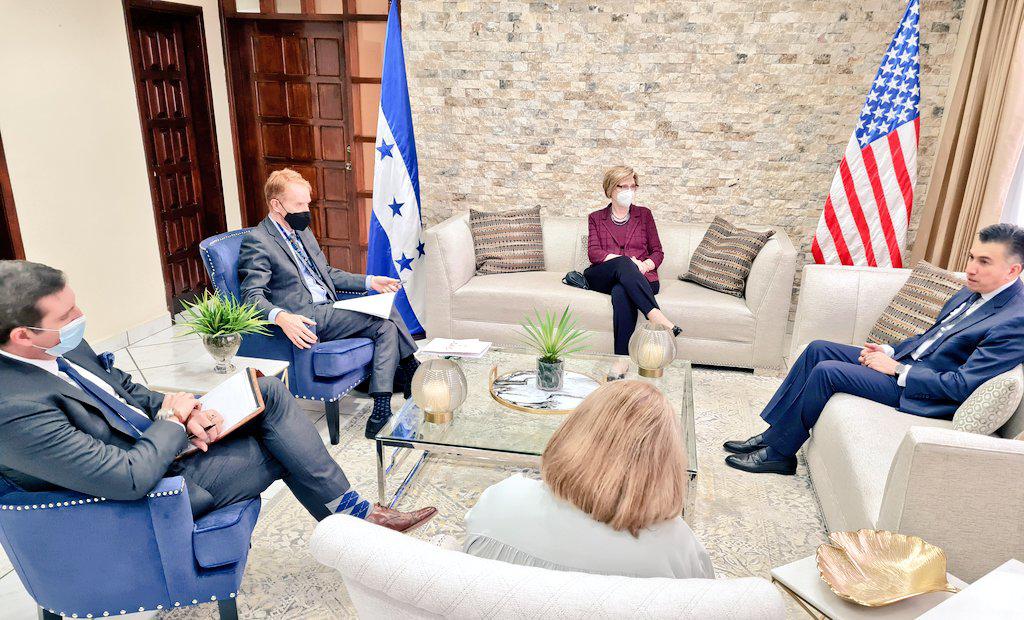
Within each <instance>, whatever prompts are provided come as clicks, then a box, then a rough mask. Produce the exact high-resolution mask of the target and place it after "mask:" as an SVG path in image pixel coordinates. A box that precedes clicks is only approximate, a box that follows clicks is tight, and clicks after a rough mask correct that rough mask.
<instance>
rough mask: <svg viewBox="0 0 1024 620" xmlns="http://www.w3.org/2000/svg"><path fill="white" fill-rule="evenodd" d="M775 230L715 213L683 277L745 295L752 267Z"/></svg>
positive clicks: (741, 295)
mask: <svg viewBox="0 0 1024 620" xmlns="http://www.w3.org/2000/svg"><path fill="white" fill-rule="evenodd" d="M774 234H775V232H774V231H770V230H769V231H765V232H756V231H753V230H746V229H744V228H737V227H736V226H733V225H732V224H730V223H729V222H727V221H725V220H724V219H722V218H720V217H716V218H715V220H714V221H713V222H712V223H711V226H710V227H709V228H708V231H707V233H706V234H705V235H704V239H703V240H702V241H701V242H700V245H698V246H697V249H696V250H695V251H694V252H693V256H691V257H690V269H689V270H688V271H687V272H686V275H681V276H679V279H680V280H690V281H691V282H696V283H697V284H700V285H701V286H706V287H707V288H710V289H711V290H715V291H719V292H722V293H728V294H729V295H733V296H735V297H743V291H744V290H745V289H746V287H747V276H748V275H750V267H751V265H753V264H754V259H755V258H757V255H758V253H760V252H761V248H763V247H764V244H766V243H768V240H769V239H770V238H771V237H772V235H774Z"/></svg>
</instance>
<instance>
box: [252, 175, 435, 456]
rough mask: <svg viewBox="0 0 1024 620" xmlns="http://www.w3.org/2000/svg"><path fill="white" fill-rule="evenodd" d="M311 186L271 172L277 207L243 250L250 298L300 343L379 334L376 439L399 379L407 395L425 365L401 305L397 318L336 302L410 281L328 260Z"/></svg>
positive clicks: (272, 204)
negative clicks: (316, 231)
mask: <svg viewBox="0 0 1024 620" xmlns="http://www.w3.org/2000/svg"><path fill="white" fill-rule="evenodd" d="M310 190H311V187H310V184H309V182H308V181H306V180H305V179H304V178H302V175H300V174H299V173H298V172H295V171H294V170H291V169H288V168H285V169H284V170H277V171H275V172H272V173H271V174H270V176H269V177H268V178H267V182H266V185H265V186H264V196H265V197H266V199H267V208H268V209H269V210H270V213H269V214H268V215H267V217H266V218H265V219H264V220H263V221H262V222H260V223H259V224H258V225H257V226H255V227H254V228H253V229H252V230H251V231H249V233H247V234H246V236H245V238H244V239H243V240H242V248H241V250H240V251H239V255H238V279H239V282H240V285H241V289H242V299H243V300H244V301H245V302H247V303H255V304H256V305H257V306H258V307H259V308H260V310H262V311H263V312H264V313H265V315H266V318H267V320H268V321H271V322H273V323H275V324H276V325H277V326H278V327H280V328H281V330H282V331H283V332H284V334H285V335H286V336H288V339H289V340H291V341H292V344H294V345H295V346H297V347H299V348H300V349H306V348H309V347H310V346H312V345H313V344H314V343H315V342H317V341H324V342H327V341H331V340H338V339H341V338H370V339H371V340H373V345H374V349H373V371H372V375H371V377H370V389H369V392H370V395H371V396H373V413H372V414H371V415H370V418H369V420H367V422H366V437H368V438H370V439H372V438H373V437H374V436H376V434H377V432H378V431H380V429H381V428H383V426H384V424H385V423H387V421H388V419H389V418H390V417H391V394H392V393H393V392H394V391H395V389H396V383H397V387H398V389H399V390H401V391H403V392H404V393H405V397H406V398H409V396H410V389H409V386H410V385H411V382H412V375H413V373H415V372H416V368H417V366H419V364H418V362H417V361H416V358H415V357H414V356H413V353H415V352H416V343H415V342H414V341H413V339H412V336H411V335H410V334H409V330H408V328H406V326H405V322H404V321H402V317H401V315H400V314H399V313H398V310H397V309H395V308H392V310H391V316H390V318H387V319H380V318H377V317H374V316H370V315H366V314H362V313H359V312H351V311H348V310H338V309H336V308H334V307H333V303H334V302H335V301H337V299H338V294H339V293H343V292H362V291H367V290H374V291H377V292H378V293H392V292H396V291H398V289H399V288H401V286H402V284H401V282H400V281H398V280H395V279H394V278H387V277H384V276H365V275H357V274H352V273H347V272H345V271H342V270H341V269H336V268H334V267H331V266H330V265H328V264H327V259H326V258H325V257H324V253H323V251H321V250H320V245H319V244H318V243H317V241H316V237H314V236H313V233H312V232H311V231H309V230H308V228H309V222H310V213H309V203H310V200H311V199H312V198H311V196H310ZM311 327H312V328H313V329H310V328H311ZM314 330H315V333H314ZM396 380H397V381H396Z"/></svg>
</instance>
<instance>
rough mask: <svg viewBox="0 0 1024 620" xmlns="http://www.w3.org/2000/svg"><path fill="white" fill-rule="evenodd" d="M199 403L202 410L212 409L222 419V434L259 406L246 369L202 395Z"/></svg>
mask: <svg viewBox="0 0 1024 620" xmlns="http://www.w3.org/2000/svg"><path fill="white" fill-rule="evenodd" d="M199 402H200V403H202V405H203V409H212V410H214V411H216V412H217V413H219V414H220V415H221V417H222V418H224V425H223V426H222V427H221V429H222V430H221V433H222V434H223V433H225V432H227V431H228V430H229V429H231V428H233V427H235V426H237V425H238V423H239V422H241V421H242V420H244V419H245V418H246V417H248V416H249V415H250V414H251V413H252V412H253V411H256V408H257V407H258V406H259V403H258V402H257V401H256V395H255V394H253V391H252V381H251V380H250V379H249V370H248V369H242V370H239V371H238V372H236V373H235V374H233V375H231V376H230V377H228V378H227V380H225V381H224V382H223V383H221V384H220V385H218V386H217V387H215V388H213V390H211V391H209V392H207V393H206V394H205V395H203V396H202V397H201V398H200V399H199Z"/></svg>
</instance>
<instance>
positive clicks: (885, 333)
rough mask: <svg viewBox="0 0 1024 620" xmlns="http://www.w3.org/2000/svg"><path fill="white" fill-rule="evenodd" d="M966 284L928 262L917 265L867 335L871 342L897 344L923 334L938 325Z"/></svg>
mask: <svg viewBox="0 0 1024 620" xmlns="http://www.w3.org/2000/svg"><path fill="white" fill-rule="evenodd" d="M965 284H967V283H966V282H965V281H964V280H961V279H960V278H958V277H957V276H955V275H953V273H951V272H949V271H946V270H945V269H939V268H938V267H936V266H934V265H930V264H928V263H926V262H925V261H921V262H919V263H917V265H915V266H914V270H913V271H912V272H911V273H910V277H909V278H907V282H906V284H904V285H903V288H901V289H900V291H899V292H898V293H896V296H895V297H893V298H892V301H890V302H889V306H888V307H887V308H886V309H885V311H884V312H882V316H880V317H878V320H877V321H875V326H874V327H872V328H871V333H870V334H868V342H874V343H878V344H895V343H897V342H903V341H904V340H906V339H907V338H910V337H911V336H917V335H918V334H923V333H925V332H926V331H928V329H929V328H930V327H931V326H932V325H934V324H935V319H936V318H937V317H938V316H939V312H940V311H941V310H942V306H944V305H946V302H947V301H949V298H950V297H952V296H953V295H954V294H956V292H957V291H959V290H960V289H962V288H963V287H964V285H965Z"/></svg>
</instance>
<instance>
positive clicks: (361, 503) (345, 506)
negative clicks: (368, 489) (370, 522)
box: [334, 491, 370, 519]
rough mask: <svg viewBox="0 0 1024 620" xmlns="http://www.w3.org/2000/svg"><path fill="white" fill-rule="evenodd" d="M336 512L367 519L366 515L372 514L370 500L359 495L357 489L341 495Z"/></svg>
mask: <svg viewBox="0 0 1024 620" xmlns="http://www.w3.org/2000/svg"><path fill="white" fill-rule="evenodd" d="M334 514H341V515H352V516H353V517H359V518H360V519H365V518H366V515H368V514H370V502H368V501H366V500H365V499H363V498H361V497H359V494H358V493H356V492H355V491H347V492H346V493H345V494H344V495H342V496H341V500H340V501H339V502H338V507H337V508H335V510H334Z"/></svg>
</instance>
